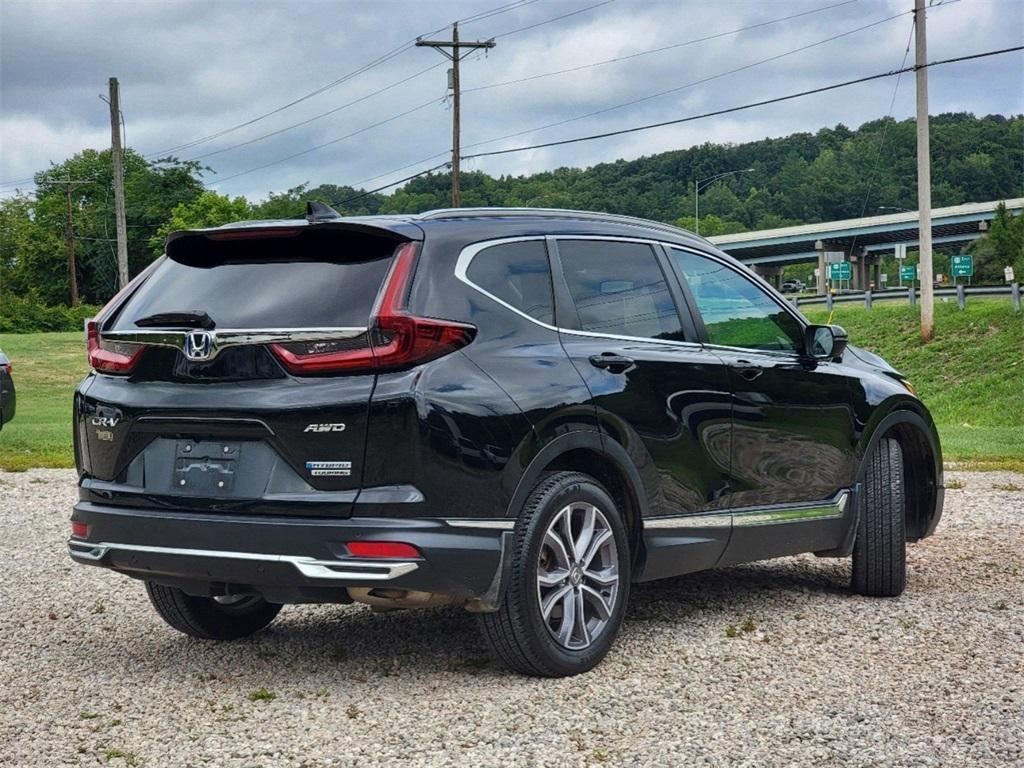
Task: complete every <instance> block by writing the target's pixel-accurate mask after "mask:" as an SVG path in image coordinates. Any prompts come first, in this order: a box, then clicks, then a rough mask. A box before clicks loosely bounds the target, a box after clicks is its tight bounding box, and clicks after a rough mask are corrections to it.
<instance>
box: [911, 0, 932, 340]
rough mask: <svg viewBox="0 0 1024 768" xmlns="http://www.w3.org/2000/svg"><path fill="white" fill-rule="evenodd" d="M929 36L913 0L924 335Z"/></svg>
mask: <svg viewBox="0 0 1024 768" xmlns="http://www.w3.org/2000/svg"><path fill="white" fill-rule="evenodd" d="M927 63H928V36H927V32H926V28H925V0H914V64H915V72H914V74H915V76H916V79H917V205H918V232H917V238H918V242H919V243H920V245H919V246H918V251H919V253H920V257H921V339H922V341H926V342H927V341H931V340H932V337H933V336H934V335H935V314H934V313H935V293H934V287H933V286H934V280H933V271H932V170H931V151H930V148H929V143H928V70H927V68H926V67H925V65H926V64H927Z"/></svg>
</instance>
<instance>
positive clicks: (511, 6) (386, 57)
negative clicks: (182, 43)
mask: <svg viewBox="0 0 1024 768" xmlns="http://www.w3.org/2000/svg"><path fill="white" fill-rule="evenodd" d="M523 5H525V3H524V2H523V1H522V0H519V1H518V2H513V3H507V4H505V5H503V6H498V7H497V8H494V9H492V10H491V11H488V12H484V13H487V14H489V15H497V14H498V13H505V12H506V11H510V10H515V9H516V8H519V7H522V6H523ZM476 15H477V16H481V14H476ZM444 28H445V27H441V28H440V29H438V30H435V31H440V30H441V29H444ZM428 34H433V32H430V33H428ZM415 43H416V40H415V39H413V40H409V41H406V42H404V43H401V44H400V45H398V46H396V47H395V48H392V49H391V50H390V51H388V52H387V53H384V54H382V55H380V56H378V57H377V58H376V59H374V60H373V61H371V62H369V63H367V64H364V65H363V66H361V67H358V68H357V69H355V70H353V71H352V72H349V73H348V74H346V75H342V76H341V77H339V78H337V79H335V80H332V81H331V82H329V83H327V84H325V85H322V86H320V87H319V88H316V89H314V90H312V91H310V92H308V93H306V94H304V95H302V96H300V97H298V98H297V99H293V100H292V101H289V102H288V103H287V104H282V105H281V106H280V107H277V108H275V109H272V110H270V111H269V112H264V113H263V114H261V115H257V116H256V117H253V118H250V119H249V120H245V121H243V122H241V123H238V124H237V125H233V126H231V127H229V128H224V129H222V130H219V131H215V132H213V133H210V134H207V135H206V136H201V137H199V138H197V139H193V140H192V141H187V142H185V143H183V144H178V145H176V146H174V147H169V148H167V149H162V150H160V151H158V152H151V153H149V154H147V155H146V157H156V156H159V155H166V154H170V153H172V152H180V151H182V150H184V149H190V148H191V147H194V146H197V145H199V144H205V143H206V142H208V141H212V140H213V139H217V138H220V137H221V136H225V135H227V134H229V133H233V132H235V131H237V130H240V129H242V128H246V127H248V126H250V125H252V124H254V123H257V122H259V121H260V120H264V119H266V118H268V117H270V116H272V115H276V114H278V113H279V112H283V111H284V110H286V109H290V108H291V107H294V106H296V105H297V104H301V103H302V102H304V101H307V100H309V99H311V98H313V97H314V96H318V95H320V94H321V93H324V92H325V91H329V90H331V89H332V88H335V87H337V86H339V85H341V84H342V83H346V82H348V81H349V80H352V79H353V78H355V77H358V76H359V75H362V74H364V73H366V72H369V71H370V70H371V69H374V68H375V67H378V66H380V65H381V64H384V63H386V62H388V61H390V60H391V59H393V58H395V57H396V56H399V55H401V54H402V53H404V52H405V51H407V50H410V49H411V48H413V47H414V46H415Z"/></svg>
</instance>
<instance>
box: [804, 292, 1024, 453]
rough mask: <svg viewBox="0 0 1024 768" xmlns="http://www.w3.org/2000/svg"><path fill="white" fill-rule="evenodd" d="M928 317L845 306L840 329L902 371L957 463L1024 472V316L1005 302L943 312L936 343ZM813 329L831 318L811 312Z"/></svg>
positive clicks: (895, 308)
mask: <svg viewBox="0 0 1024 768" xmlns="http://www.w3.org/2000/svg"><path fill="white" fill-rule="evenodd" d="M919 312H920V310H919V308H918V307H911V306H909V305H908V304H905V303H903V302H898V303H897V302H884V303H876V304H875V306H874V308H873V309H872V310H871V311H868V310H866V309H864V307H863V306H854V305H852V304H837V305H835V311H834V312H833V315H832V322H833V323H837V324H839V325H841V326H843V327H844V328H846V330H847V331H848V332H849V334H850V342H851V343H852V344H856V345H857V346H860V347H864V348H866V349H869V350H871V351H872V352H875V353H877V354H879V355H881V356H882V357H884V358H885V359H886V360H888V361H889V362H890V363H891V364H892V365H893V366H894V367H895V368H897V369H898V370H899V371H901V372H902V373H903V374H904V375H905V376H906V377H907V378H908V379H909V380H910V382H911V383H912V384H913V385H914V387H915V388H916V389H917V392H918V394H919V395H920V396H921V399H922V400H924V402H925V404H926V405H927V406H928V408H929V410H931V412H932V416H933V417H934V418H935V422H936V424H938V426H939V434H940V436H941V438H942V451H943V454H944V456H945V458H946V459H947V460H949V461H958V462H966V463H967V464H968V465H969V466H971V467H972V468H977V469H988V468H992V469H1017V470H1024V314H1022V313H1019V312H1018V313H1015V312H1014V311H1013V305H1012V304H1011V303H1010V302H1009V301H1007V300H1005V299H975V300H969V301H968V302H967V305H966V308H965V309H964V310H963V311H960V310H958V309H957V306H956V303H955V302H952V301H950V302H942V301H940V302H937V303H936V305H935V339H934V340H933V341H932V342H931V343H929V344H922V343H921V340H920V314H919ZM804 314H805V315H807V317H808V318H809V319H810V320H812V321H813V322H822V323H823V322H825V321H826V320H827V318H828V311H827V310H826V309H824V308H814V309H810V308H808V309H807V310H806V311H805V312H804Z"/></svg>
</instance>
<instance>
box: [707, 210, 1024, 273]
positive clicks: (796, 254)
mask: <svg viewBox="0 0 1024 768" xmlns="http://www.w3.org/2000/svg"><path fill="white" fill-rule="evenodd" d="M1002 202H1005V203H1006V207H1007V208H1008V209H1009V210H1010V211H1011V213H1014V214H1017V215H1020V214H1021V213H1022V212H1024V198H1014V199H1010V200H1005V201H1002ZM999 203H1000V201H999V200H993V201H991V202H987V203H965V204H964V205H954V206H951V207H949V208H934V209H932V243H934V244H935V245H944V244H950V243H964V244H966V243H968V242H970V241H971V240H974V239H976V238H978V237H981V236H982V235H983V234H985V230H986V229H988V222H989V221H990V220H991V219H992V218H993V217H994V216H995V211H996V206H998V205H999ZM917 218H918V217H917V211H906V212H898V213H890V214H886V215H884V216H867V217H865V218H861V219H845V220H843V221H824V222H821V223H819V224H802V225H800V226H796V227H781V228H779V229H764V230H760V231H758V232H741V233H738V234H735V235H718V236H716V237H711V238H708V239H709V240H710V241H711V242H712V243H714V244H715V245H717V246H718V247H719V248H721V249H722V250H723V251H725V252H726V253H728V254H730V255H732V256H734V257H736V258H737V259H739V260H740V261H743V262H744V263H746V264H751V265H754V266H755V268H756V269H757V271H758V272H760V273H762V274H764V275H765V276H766V277H773V276H777V275H778V272H779V267H781V266H782V265H784V264H793V263H796V262H806V261H812V260H814V261H817V262H818V267H819V269H821V275H822V276H821V277H819V281H818V292H819V293H824V290H825V283H824V277H823V276H824V273H825V270H824V268H823V267H824V264H825V253H826V252H839V251H841V252H843V254H844V256H843V260H846V261H851V262H852V263H853V264H852V268H853V285H852V287H853V288H864V287H867V286H868V284H869V283H871V282H874V283H875V285H879V280H878V263H879V261H880V259H881V256H882V255H883V254H884V253H886V252H892V251H893V250H894V247H895V245H896V244H898V243H902V244H904V245H907V246H911V247H913V246H916V245H917V244H918V224H917Z"/></svg>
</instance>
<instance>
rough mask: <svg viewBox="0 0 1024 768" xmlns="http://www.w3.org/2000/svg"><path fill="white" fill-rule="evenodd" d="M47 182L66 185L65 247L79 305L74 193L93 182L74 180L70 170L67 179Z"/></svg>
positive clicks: (74, 303) (73, 297)
mask: <svg viewBox="0 0 1024 768" xmlns="http://www.w3.org/2000/svg"><path fill="white" fill-rule="evenodd" d="M47 183H49V184H53V185H54V186H58V185H59V186H63V187H64V199H65V200H66V201H67V211H66V213H65V216H64V247H65V248H66V250H67V254H68V277H69V278H70V279H71V306H72V307H77V306H78V266H77V263H76V260H75V201H74V197H73V193H74V191H75V189H77V188H78V187H81V186H82V185H84V184H92V182H91V181H74V180H72V178H71V173H70V171H69V172H68V177H67V179H51V180H49V181H48V182H47Z"/></svg>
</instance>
